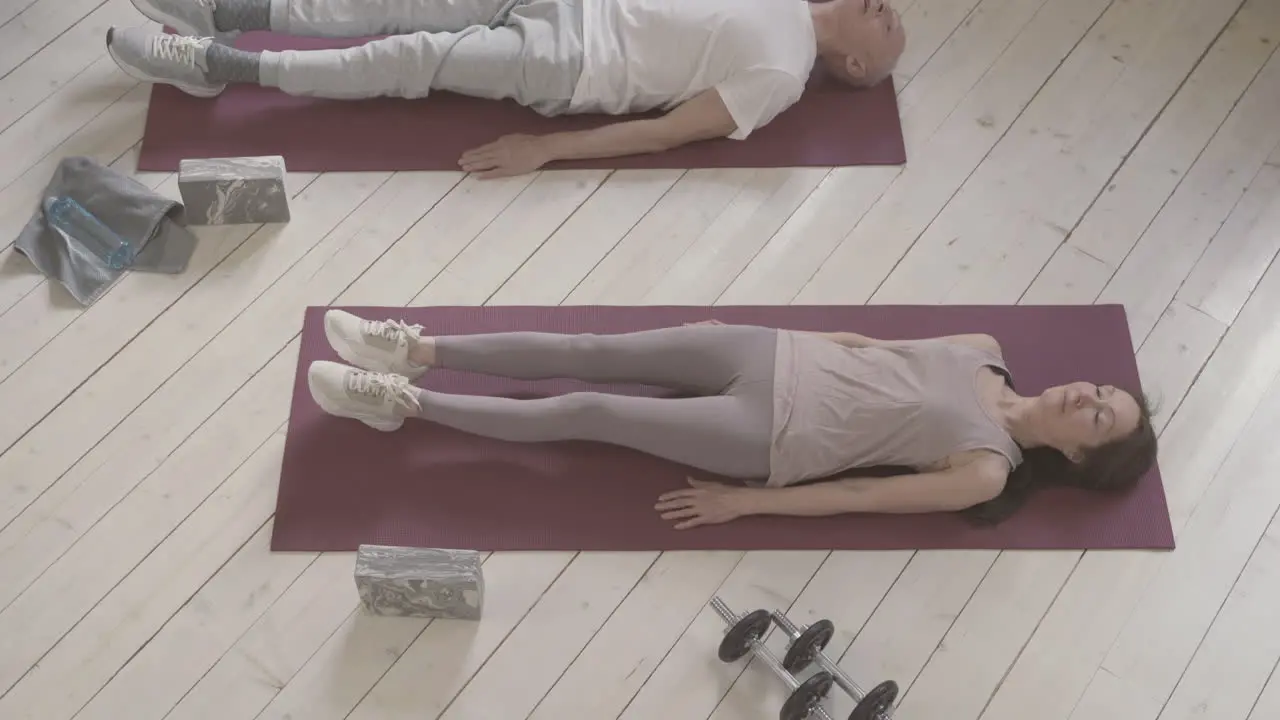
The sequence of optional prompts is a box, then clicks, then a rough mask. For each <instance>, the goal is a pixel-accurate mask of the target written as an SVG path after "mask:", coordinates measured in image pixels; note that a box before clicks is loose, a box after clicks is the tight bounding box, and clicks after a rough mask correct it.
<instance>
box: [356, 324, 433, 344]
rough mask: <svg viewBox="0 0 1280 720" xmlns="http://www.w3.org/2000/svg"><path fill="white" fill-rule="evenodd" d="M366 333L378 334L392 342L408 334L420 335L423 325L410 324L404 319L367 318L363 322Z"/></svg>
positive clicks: (362, 328) (362, 329) (398, 340)
mask: <svg viewBox="0 0 1280 720" xmlns="http://www.w3.org/2000/svg"><path fill="white" fill-rule="evenodd" d="M361 325H362V327H361V328H360V330H361V332H363V333H364V334H365V335H377V336H379V337H381V338H384V339H386V340H390V341H391V342H400V341H401V340H402V339H404V338H405V337H406V336H413V337H415V338H416V337H418V333H420V332H421V331H422V326H421V325H409V324H408V323H406V322H404V321H403V320H365V321H364V322H362V323H361Z"/></svg>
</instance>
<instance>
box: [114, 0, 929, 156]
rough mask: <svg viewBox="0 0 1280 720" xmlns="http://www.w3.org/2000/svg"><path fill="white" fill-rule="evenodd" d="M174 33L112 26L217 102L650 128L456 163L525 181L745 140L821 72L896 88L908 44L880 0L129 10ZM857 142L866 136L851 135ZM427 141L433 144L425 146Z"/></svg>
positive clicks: (127, 62)
mask: <svg viewBox="0 0 1280 720" xmlns="http://www.w3.org/2000/svg"><path fill="white" fill-rule="evenodd" d="M133 4H134V6H135V7H137V8H138V9H139V10H140V11H141V12H142V13H143V14H144V15H146V16H147V17H148V18H149V19H151V20H153V21H155V22H158V23H162V24H164V25H168V26H170V27H172V28H175V29H176V30H178V31H179V34H172V35H170V34H164V33H161V32H159V31H158V30H155V29H151V28H145V27H137V28H126V29H117V28H112V29H111V30H110V31H108V33H107V50H108V52H109V53H110V55H111V57H112V58H113V59H114V60H115V61H116V64H118V65H119V66H120V68H121V69H122V70H124V72H125V73H127V74H129V75H131V76H133V77H135V78H137V79H139V80H142V81H144V82H158V83H166V84H170V85H173V86H175V87H177V88H179V89H181V90H182V91H184V92H186V93H189V94H191V95H196V96H198V97H214V96H216V95H218V94H220V93H221V92H222V91H223V90H224V89H226V87H227V85H229V84H233V83H237V84H251V85H262V86H266V87H275V88H279V89H280V90H281V91H283V92H285V93H288V94H290V95H300V96H309V97H323V98H335V99H358V98H371V97H377V96H392V97H403V98H423V97H427V96H428V95H430V94H431V93H432V92H434V91H437V90H447V91H451V92H455V93H459V94H462V95H470V96H475V97H482V98H490V99H510V100H514V101H515V102H517V103H519V104H521V105H524V106H527V107H530V108H532V109H533V110H535V111H537V112H538V113H541V114H543V115H547V116H552V115H561V114H576V113H603V114H608V115H625V114H631V113H642V112H647V111H650V110H660V111H662V112H663V113H664V114H663V115H661V116H660V117H655V118H643V119H640V118H638V119H634V120H629V121H623V122H617V123H613V124H610V125H606V126H604V127H600V128H595V129H590V130H581V131H573V132H561V133H551V134H547V135H520V134H517V135H505V136H503V137H501V138H499V139H498V140H496V141H494V142H492V143H488V144H486V145H482V146H480V147H478V148H475V149H474V150H471V151H468V152H467V153H465V154H464V155H463V156H462V157H461V158H460V159H459V165H460V166H461V167H462V169H463V170H466V171H468V172H476V173H480V174H481V176H484V177H490V176H499V175H517V174H521V173H526V172H531V171H533V170H537V169H538V168H539V167H541V166H542V165H543V164H545V163H548V162H551V161H553V160H559V159H565V160H568V159H579V158H605V157H615V156H620V155H632V154H639V153H647V152H657V151H660V150H665V149H667V148H671V147H675V146H679V145H683V144H686V143H691V142H695V141H699V140H707V139H711V138H720V137H729V138H733V139H735V140H740V139H743V138H746V137H747V136H748V135H750V134H751V133H752V132H753V131H754V130H756V129H757V128H760V127H762V126H764V125H766V124H768V123H769V122H771V121H772V120H773V119H774V118H775V117H776V116H777V115H778V114H779V113H781V112H782V111H784V110H786V109H787V108H789V107H791V105H793V104H794V103H795V102H796V101H797V100H799V99H800V96H801V95H802V94H803V93H804V90H805V86H806V83H807V82H808V80H809V74H810V71H811V70H812V68H813V66H814V64H815V62H818V61H821V62H822V63H823V65H824V66H825V67H827V68H828V70H829V71H830V73H831V74H832V75H834V76H835V77H837V78H839V79H841V80H845V81H847V82H848V83H849V84H851V85H855V86H870V85H875V84H877V83H879V82H880V81H881V80H883V79H884V78H886V77H888V76H889V73H890V72H891V71H892V70H893V68H894V66H895V64H896V63H897V62H898V59H899V57H900V56H901V55H902V51H903V48H904V47H905V45H906V35H905V33H904V31H903V29H902V23H901V20H900V18H899V17H898V14H897V13H896V12H894V10H893V8H891V7H889V4H888V3H887V2H886V1H885V0H829V1H824V2H821V3H818V2H815V3H813V4H812V5H810V4H808V3H805V2H802V1H801V0H698V1H697V2H689V1H688V0H447V1H446V0H133ZM249 30H270V31H274V32H278V33H284V34H288V35H294V36H317V37H346V38H367V37H369V36H375V35H387V36H388V37H385V38H381V39H378V40H373V41H370V42H364V43H361V44H358V45H356V46H355V47H350V48H346V49H332V50H302V51H297V50H286V51H283V52H271V51H267V52H246V51H244V50H239V49H236V48H233V47H231V43H232V42H233V41H234V40H235V39H236V37H237V36H238V35H239V34H240V33H241V32H244V31H249ZM851 132H856V130H851ZM422 142H431V138H430V137H423V138H422Z"/></svg>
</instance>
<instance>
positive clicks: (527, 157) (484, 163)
mask: <svg viewBox="0 0 1280 720" xmlns="http://www.w3.org/2000/svg"><path fill="white" fill-rule="evenodd" d="M551 159H552V158H551V151H550V148H549V147H548V144H547V141H546V139H545V137H542V136H538V135H503V136H502V137H500V138H498V139H497V140H494V141H493V142H491V143H489V144H487V145H481V146H480V147H478V148H474V149H471V150H468V151H466V152H465V153H463V154H462V157H461V158H460V159H459V160H458V165H459V166H460V167H461V168H462V169H463V170H465V171H466V172H469V173H476V175H478V176H479V177H481V178H497V177H511V176H512V175H523V174H525V173H530V172H533V171H534V170H537V169H538V168H540V167H542V166H543V165H546V164H547V163H548V162H550V161H551Z"/></svg>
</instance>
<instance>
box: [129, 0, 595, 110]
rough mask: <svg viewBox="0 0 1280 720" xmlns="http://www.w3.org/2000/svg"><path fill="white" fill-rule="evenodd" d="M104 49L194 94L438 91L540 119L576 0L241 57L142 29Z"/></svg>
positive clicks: (575, 48) (566, 87)
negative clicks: (497, 18) (466, 22)
mask: <svg viewBox="0 0 1280 720" xmlns="http://www.w3.org/2000/svg"><path fill="white" fill-rule="evenodd" d="M424 1H429V0H424ZM107 44H108V48H109V50H110V52H111V55H112V57H113V58H114V59H115V60H116V62H117V64H119V65H120V67H121V68H122V69H123V70H124V71H125V72H126V73H128V74H129V75H131V76H133V77H135V78H138V79H139V80H142V81H144V82H163V83H170V84H173V85H176V86H178V87H180V88H181V89H183V90H184V91H186V92H188V93H191V94H194V95H198V96H202V97H211V96H215V95H217V94H219V93H221V92H222V90H223V89H224V88H225V87H226V85H227V84H229V83H254V84H261V85H265V86H268V87H277V88H279V89H281V90H283V91H284V92H286V93H289V94H291V95H300V96H310V97H324V98H338V99H355V98H368V97H379V96H391V97H403V98H421V97H425V96H427V95H428V94H429V93H430V91H431V90H433V89H440V90H450V91H453V92H457V93H460V94H464V95H471V96H474V97H484V98H491V99H506V98H510V99H514V100H516V101H517V102H519V103H520V104H523V105H528V106H531V107H533V108H535V109H537V110H539V111H540V112H544V113H548V114H550V113H555V112H559V111H561V110H563V109H564V108H565V107H567V106H568V103H569V100H570V99H571V98H572V95H573V90H574V88H575V87H576V84H577V78H578V75H579V73H580V72H581V57H582V45H581V17H580V13H579V10H578V7H577V5H576V0H520V4H519V6H518V7H516V8H515V9H514V11H513V12H512V13H510V15H509V16H508V17H507V19H506V21H505V24H503V25H501V26H499V27H484V26H479V25H476V26H471V27H467V28H465V29H463V30H461V31H459V32H438V33H431V32H416V33H411V34H406V35H395V36H392V37H388V38H385V39H382V40H376V41H373V42H370V43H366V44H364V45H360V46H358V47H352V48H345V49H334V50H307V51H297V50H286V51H283V52H263V53H249V52H244V51H241V50H236V49H233V48H228V47H224V46H222V45H219V44H216V43H212V42H211V41H210V40H209V39H208V38H204V39H197V38H187V37H177V36H165V35H163V34H161V33H156V32H152V31H149V30H146V29H143V28H128V29H123V30H121V29H114V28H113V29H112V30H111V31H110V32H109V34H108V40H107Z"/></svg>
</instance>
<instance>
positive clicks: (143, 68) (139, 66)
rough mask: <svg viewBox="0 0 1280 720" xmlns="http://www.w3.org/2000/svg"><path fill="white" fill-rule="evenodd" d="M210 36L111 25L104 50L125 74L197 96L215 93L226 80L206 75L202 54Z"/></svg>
mask: <svg viewBox="0 0 1280 720" xmlns="http://www.w3.org/2000/svg"><path fill="white" fill-rule="evenodd" d="M211 44H213V39H212V38H207V37H206V38H193V37H185V36H183V35H171V34H169V33H163V32H156V31H153V30H148V29H147V28H142V27H136V28H116V27H113V28H110V29H108V30H107V52H108V53H110V55H111V59H112V60H115V61H116V65H119V66H120V69H121V70H123V71H124V72H125V74H127V75H130V76H132V77H133V78H135V79H137V80H141V81H143V82H149V83H164V84H167V85H173V86H175V87H177V88H178V89H179V90H182V91H183V92H185V93H187V94H189V95H195V96H196V97H215V96H217V95H219V94H221V93H222V91H223V90H225V89H226V88H227V85H226V83H215V82H211V81H210V80H209V79H208V76H207V72H208V70H209V64H208V61H207V59H206V57H205V53H206V51H207V50H208V49H209V46H210V45H211Z"/></svg>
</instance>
